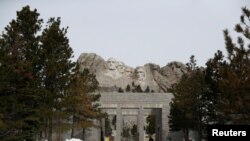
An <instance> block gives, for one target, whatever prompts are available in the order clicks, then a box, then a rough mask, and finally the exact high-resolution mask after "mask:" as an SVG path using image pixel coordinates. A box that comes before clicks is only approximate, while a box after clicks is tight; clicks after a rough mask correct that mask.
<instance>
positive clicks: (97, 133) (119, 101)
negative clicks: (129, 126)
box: [85, 93, 173, 141]
mask: <svg viewBox="0 0 250 141" xmlns="http://www.w3.org/2000/svg"><path fill="white" fill-rule="evenodd" d="M172 98H173V95H172V94H171V93H101V98H100V104H101V106H100V108H101V109H102V110H103V111H104V112H106V113H107V114H108V115H113V116H116V133H115V141H122V129H123V127H122V126H123V118H124V116H136V117H137V131H138V133H139V141H144V133H145V131H144V130H145V126H146V125H145V117H146V116H147V115H149V114H152V113H153V114H154V115H155V116H156V126H157V127H156V138H155V139H156V140H155V141H166V139H167V137H168V134H169V126H168V115H169V110H170V107H169V103H170V102H171V99H172ZM152 111H153V112H152ZM99 125H101V127H100V128H92V129H90V130H87V131H86V133H85V140H86V141H100V140H101V136H102V134H103V132H105V131H104V128H103V126H104V124H103V122H102V123H100V122H99Z"/></svg>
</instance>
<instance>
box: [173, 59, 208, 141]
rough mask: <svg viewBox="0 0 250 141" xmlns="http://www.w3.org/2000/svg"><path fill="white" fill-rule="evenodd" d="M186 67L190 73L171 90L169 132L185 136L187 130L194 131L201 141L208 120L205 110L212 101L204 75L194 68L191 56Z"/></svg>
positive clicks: (194, 64) (194, 63) (193, 60)
mask: <svg viewBox="0 0 250 141" xmlns="http://www.w3.org/2000/svg"><path fill="white" fill-rule="evenodd" d="M187 66H188V70H189V72H190V73H189V74H186V75H183V76H182V78H181V80H180V82H179V83H178V84H177V85H175V86H174V87H173V90H172V91H173V94H174V99H173V101H172V102H171V104H170V107H171V109H170V116H169V119H170V120H169V124H170V127H171V130H179V129H181V130H183V131H184V133H185V135H188V130H189V129H195V130H197V131H198V132H199V135H200V136H199V137H200V139H201V137H202V132H203V131H204V130H205V125H206V124H207V122H208V118H209V113H208V111H207V109H208V108H209V107H210V105H212V104H211V103H212V101H210V95H209V93H208V90H209V89H208V86H207V83H206V82H205V73H204V71H203V70H202V69H201V68H198V67H197V66H196V61H195V59H194V57H193V56H191V58H190V63H188V64H187ZM185 138H186V139H187V138H188V136H186V137H185Z"/></svg>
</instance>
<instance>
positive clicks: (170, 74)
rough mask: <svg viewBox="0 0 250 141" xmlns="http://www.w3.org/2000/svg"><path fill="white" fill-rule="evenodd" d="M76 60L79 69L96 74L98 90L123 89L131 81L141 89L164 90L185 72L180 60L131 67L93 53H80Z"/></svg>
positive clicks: (185, 69)
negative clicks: (163, 63) (162, 64)
mask: <svg viewBox="0 0 250 141" xmlns="http://www.w3.org/2000/svg"><path fill="white" fill-rule="evenodd" d="M77 62H78V63H79V64H80V70H83V69H89V71H90V72H91V73H94V74H95V75H96V78H97V80H98V82H99V86H100V91H117V89H118V88H122V89H123V90H125V89H126V87H127V85H130V86H132V83H133V84H134V85H140V86H141V88H142V90H145V89H146V88H147V87H149V88H150V90H153V91H154V92H166V91H167V90H168V88H170V87H171V85H172V84H174V83H177V82H178V81H179V80H180V78H181V76H182V75H183V74H184V73H187V68H186V66H185V65H184V64H183V63H181V62H171V63H169V64H167V65H166V66H164V67H162V68H161V67H160V66H159V65H156V64H152V63H148V64H145V65H144V66H139V67H136V68H132V67H129V66H127V65H125V64H124V63H123V62H121V61H117V60H116V59H114V58H109V59H108V60H106V61H105V60H104V59H103V58H102V57H100V56H98V55H97V54H95V53H82V54H81V55H80V57H79V58H78V60H77Z"/></svg>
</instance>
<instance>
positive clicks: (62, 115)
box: [41, 18, 75, 141]
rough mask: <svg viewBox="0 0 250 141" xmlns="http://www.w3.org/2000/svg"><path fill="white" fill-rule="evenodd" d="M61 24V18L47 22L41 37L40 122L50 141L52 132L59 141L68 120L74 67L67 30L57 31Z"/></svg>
mask: <svg viewBox="0 0 250 141" xmlns="http://www.w3.org/2000/svg"><path fill="white" fill-rule="evenodd" d="M60 23H61V21H60V18H57V19H54V18H51V19H49V21H48V23H47V24H48V25H47V28H45V29H44V30H43V32H42V36H41V48H42V53H41V58H42V61H41V64H42V66H43V67H42V78H43V81H42V83H43V88H44V90H45V93H44V95H43V101H42V102H43V103H42V104H43V109H42V113H43V114H42V115H43V117H42V119H43V121H44V126H45V129H46V130H45V132H46V131H47V132H48V133H47V134H48V140H49V141H52V130H55V131H56V132H57V133H58V137H57V138H59V139H60V134H61V132H62V131H63V130H66V128H64V127H65V126H64V124H63V123H62V121H64V120H65V119H66V118H67V117H68V116H69V115H68V114H67V113H66V112H65V111H64V109H65V108H66V105H65V104H64V101H65V92H66V88H67V86H68V84H69V80H70V77H71V74H72V69H73V67H74V65H75V64H74V63H73V62H72V61H71V60H70V59H71V58H72V57H73V54H72V53H73V51H72V49H71V47H70V46H69V40H68V38H67V37H66V34H67V29H65V28H60ZM54 122H57V123H56V124H55V123H54Z"/></svg>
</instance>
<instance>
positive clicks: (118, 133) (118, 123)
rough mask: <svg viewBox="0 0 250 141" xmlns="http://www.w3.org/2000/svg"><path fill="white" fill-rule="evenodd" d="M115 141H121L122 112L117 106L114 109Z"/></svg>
mask: <svg viewBox="0 0 250 141" xmlns="http://www.w3.org/2000/svg"><path fill="white" fill-rule="evenodd" d="M116 114H117V115H116V138H115V140H116V141H121V133H122V110H121V107H120V106H118V107H117V109H116Z"/></svg>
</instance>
